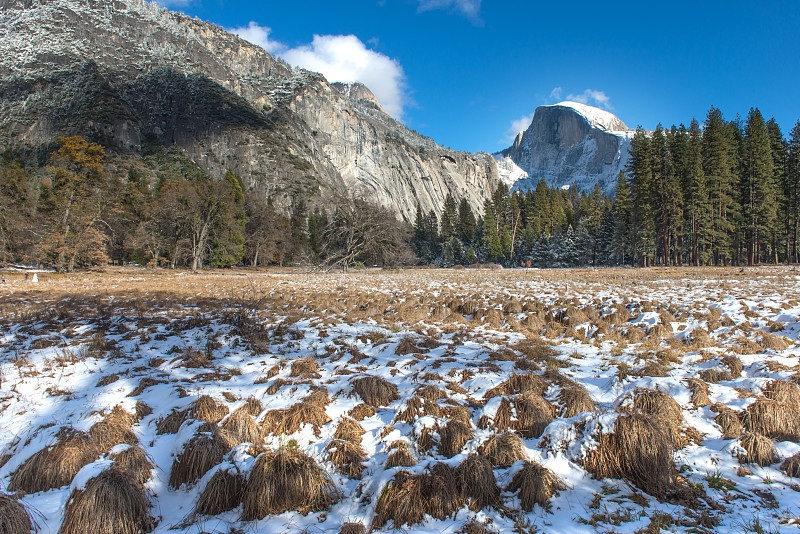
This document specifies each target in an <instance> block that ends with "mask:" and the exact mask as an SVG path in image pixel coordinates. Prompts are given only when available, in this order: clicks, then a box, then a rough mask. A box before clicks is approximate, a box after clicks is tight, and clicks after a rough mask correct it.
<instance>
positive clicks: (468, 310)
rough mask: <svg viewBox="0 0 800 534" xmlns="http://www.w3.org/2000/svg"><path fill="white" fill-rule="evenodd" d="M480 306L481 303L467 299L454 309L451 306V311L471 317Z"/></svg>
mask: <svg viewBox="0 0 800 534" xmlns="http://www.w3.org/2000/svg"><path fill="white" fill-rule="evenodd" d="M481 304H482V303H481V302H480V301H478V300H475V299H468V300H465V301H464V302H462V303H461V304H459V305H457V306H455V307H453V306H451V309H452V310H453V311H455V312H458V313H460V314H461V315H465V316H466V315H473V314H474V313H475V312H476V311H478V307H479V306H480V305H481Z"/></svg>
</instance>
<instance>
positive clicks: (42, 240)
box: [0, 107, 800, 270]
mask: <svg viewBox="0 0 800 534" xmlns="http://www.w3.org/2000/svg"><path fill="white" fill-rule="evenodd" d="M799 237H800V121H798V123H797V124H796V125H795V126H794V128H793V129H792V130H791V132H790V134H789V138H788V139H784V137H783V135H782V133H781V131H780V128H779V126H778V124H777V123H776V122H775V120H774V119H770V120H769V121H765V120H764V118H763V117H762V115H761V113H760V112H759V111H758V109H751V110H750V113H749V114H748V116H747V118H746V120H744V121H741V120H739V119H738V118H737V119H736V120H733V121H727V120H725V119H724V118H723V116H722V113H720V111H719V110H718V109H716V108H713V107H712V108H711V109H710V110H709V112H708V114H707V115H706V119H705V122H704V123H703V126H702V128H701V126H700V124H698V122H697V121H696V120H692V122H691V123H690V126H689V127H688V128H686V127H685V126H684V125H680V126H678V127H676V126H672V127H671V128H669V129H665V128H662V127H661V126H660V125H659V127H658V128H656V130H655V131H654V132H652V133H649V134H648V133H646V132H645V131H644V130H643V129H642V128H641V127H640V128H639V129H638V130H637V131H636V133H635V135H634V137H633V140H632V144H631V154H630V162H629V165H628V168H627V169H626V171H625V172H623V173H620V175H619V179H618V184H617V193H616V195H615V197H614V198H613V199H612V198H608V197H605V196H604V195H603V194H602V193H601V192H600V190H599V188H595V190H594V191H593V192H591V193H589V194H586V193H579V192H578V191H577V190H576V189H575V188H574V187H573V188H570V189H569V190H563V189H553V188H550V187H548V186H547V185H546V184H545V183H544V182H540V183H539V184H538V186H537V187H536V189H535V190H531V191H528V192H524V193H523V192H513V193H511V192H510V191H509V189H508V187H507V186H505V185H503V184H501V185H500V186H499V187H498V188H497V190H495V191H494V192H493V194H492V195H491V197H489V198H487V199H486V202H485V205H484V209H483V213H479V214H476V213H474V212H473V210H472V209H471V207H470V205H469V203H468V202H466V200H464V199H457V198H455V197H453V196H449V197H448V198H447V199H446V201H445V205H444V207H443V211H442V215H441V217H438V216H437V214H436V213H435V212H434V211H431V212H429V213H424V212H423V211H422V210H420V209H418V210H417V216H416V220H415V221H414V224H413V225H411V226H410V225H407V224H405V223H402V222H400V221H397V220H396V219H395V217H394V215H393V214H392V213H391V212H390V211H389V210H387V209H385V208H382V207H380V206H377V205H375V204H373V203H371V202H370V201H369V200H367V199H365V198H364V197H362V196H359V195H358V194H356V192H353V191H341V192H338V193H336V194H334V195H333V198H330V199H326V203H325V204H324V205H316V206H315V207H313V209H312V208H311V207H310V202H309V199H307V198H302V197H299V196H298V197H295V198H293V199H292V202H291V206H290V208H289V210H288V212H286V210H285V209H284V210H281V209H278V208H276V207H275V206H274V205H273V203H272V201H271V199H269V198H266V197H265V195H263V194H260V193H258V192H255V191H248V190H245V188H244V186H243V182H242V180H241V179H240V177H238V176H236V175H235V174H234V173H233V172H231V171H228V172H227V173H226V174H225V176H217V177H215V176H210V175H209V174H208V173H207V172H205V171H204V170H203V169H201V168H200V167H199V166H198V165H197V164H196V163H195V162H194V161H192V160H191V159H189V158H188V157H187V156H186V155H185V153H184V152H183V151H181V150H180V149H178V148H175V147H171V148H167V147H163V146H161V145H157V144H146V145H145V146H144V147H143V150H142V156H141V157H131V156H124V155H114V154H107V153H106V152H105V150H104V148H103V147H102V146H100V145H98V144H95V143H90V142H88V141H86V140H85V139H83V138H81V137H78V136H75V137H67V138H62V139H61V140H60V147H59V148H58V150H56V151H55V152H53V154H52V155H51V156H50V158H49V159H48V160H47V162H46V163H45V164H43V165H38V164H35V163H27V164H26V163H25V162H24V161H22V160H20V159H17V158H14V157H13V156H12V155H11V154H10V153H9V152H8V151H6V152H5V153H4V155H3V158H2V160H0V260H2V261H3V262H20V263H27V264H34V263H35V264H39V263H41V264H47V265H51V266H54V267H56V268H58V269H59V270H73V269H75V268H86V267H91V266H93V265H105V264H107V263H109V262H110V261H112V260H113V261H120V262H126V263H127V262H135V263H139V264H143V265H151V266H154V265H159V266H170V267H177V266H185V267H189V268H192V269H201V268H204V267H205V266H217V267H228V266H232V265H239V264H245V265H253V266H258V265H262V266H263V265H276V264H277V265H292V264H293V265H297V264H302V265H308V266H323V267H335V266H338V267H342V268H345V269H347V268H350V267H353V266H358V265H374V264H377V265H397V264H409V263H421V264H429V265H434V264H435V265H442V266H451V265H456V264H472V263H476V262H498V263H502V264H504V265H507V266H519V265H526V266H536V267H562V266H580V265H641V266H649V265H708V264H716V265H731V264H735V265H744V264H753V263H762V262H770V263H773V262H791V263H797V262H798V260H800V257H799V256H800V251H798V238H799Z"/></svg>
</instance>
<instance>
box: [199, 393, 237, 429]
mask: <svg viewBox="0 0 800 534" xmlns="http://www.w3.org/2000/svg"><path fill="white" fill-rule="evenodd" d="M228 412H230V409H229V408H228V406H227V405H226V404H223V403H221V402H217V401H216V400H214V399H213V398H212V397H210V396H209V395H203V396H202V397H200V398H198V399H197V400H196V401H194V403H192V407H191V408H190V409H189V416H190V417H191V418H192V419H197V420H198V421H205V422H206V423H219V422H220V421H221V420H222V418H223V417H225V416H226V415H228Z"/></svg>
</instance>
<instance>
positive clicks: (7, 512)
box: [0, 493, 33, 534]
mask: <svg viewBox="0 0 800 534" xmlns="http://www.w3.org/2000/svg"><path fill="white" fill-rule="evenodd" d="M0 532H2V533H3V534H30V533H31V532H33V522H32V521H31V518H30V516H29V515H28V511H27V510H26V509H25V506H24V505H23V504H22V503H21V502H19V501H18V500H17V499H15V498H14V497H12V496H11V495H6V494H5V493H0Z"/></svg>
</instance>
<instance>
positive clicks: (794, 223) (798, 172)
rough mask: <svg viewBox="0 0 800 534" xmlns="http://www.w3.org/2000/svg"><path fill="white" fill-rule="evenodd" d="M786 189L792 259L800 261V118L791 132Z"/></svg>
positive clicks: (795, 261)
mask: <svg viewBox="0 0 800 534" xmlns="http://www.w3.org/2000/svg"><path fill="white" fill-rule="evenodd" d="M786 182H787V186H786V191H787V196H788V199H787V204H788V206H789V207H788V211H789V231H788V234H789V241H790V242H791V253H790V256H791V261H792V262H794V263H798V262H800V246H798V241H800V120H798V121H797V123H796V124H795V125H794V127H793V128H792V131H791V132H790V134H789V143H788V155H787V164H786Z"/></svg>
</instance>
